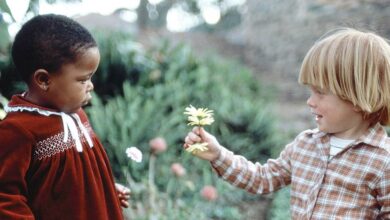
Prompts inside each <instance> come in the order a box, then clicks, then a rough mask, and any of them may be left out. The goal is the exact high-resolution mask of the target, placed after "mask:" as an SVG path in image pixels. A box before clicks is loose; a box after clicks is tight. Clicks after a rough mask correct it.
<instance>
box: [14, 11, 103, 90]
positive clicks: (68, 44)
mask: <svg viewBox="0 0 390 220" xmlns="http://www.w3.org/2000/svg"><path fill="white" fill-rule="evenodd" d="M96 46H97V44H96V41H95V40H94V38H93V37H92V35H91V34H90V32H89V31H88V30H87V29H86V28H84V27H83V26H81V25H80V24H79V23H77V22H76V21H74V20H72V19H70V18H68V17H66V16H62V15H54V14H48V15H38V16H36V17H34V18H32V19H31V20H29V21H28V22H26V23H25V24H24V25H23V26H22V28H21V29H20V31H19V32H18V33H17V34H16V36H15V40H14V43H13V46H12V59H13V62H14V64H15V66H16V69H17V71H18V72H19V74H21V76H22V79H23V80H24V81H25V82H27V83H29V82H30V79H31V76H32V74H33V73H34V72H35V71H36V70H37V69H45V70H46V71H48V72H49V73H51V72H54V71H57V70H59V69H60V68H61V67H62V66H63V65H64V64H67V63H71V62H74V61H75V60H76V58H77V56H78V55H80V54H81V53H82V52H84V51H85V50H86V49H89V48H92V47H96Z"/></svg>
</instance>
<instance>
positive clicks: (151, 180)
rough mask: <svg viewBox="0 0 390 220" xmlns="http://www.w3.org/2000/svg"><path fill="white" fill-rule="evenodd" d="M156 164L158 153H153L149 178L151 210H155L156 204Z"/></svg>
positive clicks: (150, 159)
mask: <svg viewBox="0 0 390 220" xmlns="http://www.w3.org/2000/svg"><path fill="white" fill-rule="evenodd" d="M155 164H156V155H155V154H154V153H151V154H150V158H149V178H148V187H149V207H150V208H151V210H155V205H156V186H155V184H154V176H155Z"/></svg>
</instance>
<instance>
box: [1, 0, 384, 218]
mask: <svg viewBox="0 0 390 220" xmlns="http://www.w3.org/2000/svg"><path fill="white" fill-rule="evenodd" d="M26 1H28V3H29V7H28V8H26V10H27V13H25V14H24V15H23V19H22V20H21V23H22V22H23V21H25V20H26V19H28V18H29V17H31V16H33V15H34V14H39V13H42V11H40V7H42V5H43V3H50V4H53V5H56V4H60V3H63V2H66V3H67V4H70V3H72V2H77V0H73V1H72V0H71V1H60V0H57V1H54V0H46V1H43V0H26ZM7 2H10V1H5V0H0V12H1V19H0V94H1V96H0V103H1V104H0V107H1V106H4V105H5V104H6V102H7V100H9V98H10V96H11V95H12V94H13V93H17V92H20V91H23V89H24V85H23V84H21V83H20V81H19V79H18V78H17V77H16V75H15V70H14V68H13V65H12V62H11V61H10V53H9V50H10V45H11V43H12V37H13V36H12V30H14V29H15V24H16V23H17V22H18V20H17V18H16V16H15V15H13V13H12V10H11V8H10V7H9V4H7ZM130 2H132V3H134V2H138V4H137V5H136V7H133V8H130V7H129V8H126V7H122V8H118V9H117V10H115V11H114V12H113V13H111V14H109V15H101V14H98V13H90V14H84V15H81V14H79V15H74V16H73V18H74V19H76V20H78V21H79V22H80V23H82V24H83V25H85V26H86V27H87V28H88V29H90V30H91V32H92V33H93V35H94V37H95V38H96V39H97V41H98V44H99V48H100V51H101V56H102V57H101V63H100V66H99V69H98V71H97V73H96V74H95V76H94V79H93V80H94V85H95V96H94V99H93V101H92V104H91V105H90V106H88V107H86V111H87V113H88V114H89V117H90V120H91V123H92V126H93V127H94V129H95V131H96V133H97V134H98V135H99V136H100V138H101V140H102V142H103V144H104V146H105V147H106V149H107V153H108V155H109V157H110V160H111V163H112V167H113V170H114V173H115V178H116V179H117V181H118V182H121V183H125V184H129V185H130V188H131V190H132V197H131V201H130V202H131V207H130V208H128V209H125V210H124V213H125V216H126V218H127V219H167V220H174V219H189V220H191V219H198V220H199V219H201V220H203V219H272V220H276V219H288V218H289V212H288V209H289V189H288V188H286V189H283V190H281V191H279V192H277V193H274V194H270V195H262V196H259V195H251V194H249V193H246V192H244V191H243V190H240V189H237V188H234V187H232V186H230V185H229V184H227V183H225V182H223V181H222V180H221V179H218V178H217V177H216V175H215V174H214V173H213V171H212V170H211V168H210V165H209V164H208V163H207V162H205V161H201V160H199V159H196V158H194V157H193V156H191V155H190V154H188V153H186V152H184V151H183V150H182V144H183V138H184V137H185V135H186V133H187V132H188V130H189V129H191V128H190V127H189V126H187V125H186V117H185V115H183V112H184V109H185V107H186V106H188V105H189V104H192V105H194V106H197V107H207V108H210V109H213V110H214V112H215V123H214V124H212V125H211V126H208V127H207V128H206V129H208V130H210V131H211V132H212V133H213V134H215V135H216V136H217V138H218V139H219V140H220V142H221V143H222V144H223V145H224V146H227V147H228V148H229V149H231V150H232V151H234V152H236V153H238V154H242V155H244V156H246V157H247V158H249V159H251V160H252V161H259V162H262V163H263V162H265V161H266V160H267V159H268V158H271V157H276V156H277V155H278V153H279V152H280V150H281V149H282V148H283V146H284V145H285V144H286V143H288V142H289V141H290V140H292V138H293V137H294V136H295V135H296V134H297V133H298V132H299V131H300V130H303V129H306V128H309V127H312V126H314V125H313V122H312V121H311V115H310V113H309V111H308V109H307V108H306V106H305V99H306V98H307V94H306V90H305V89H304V88H302V87H300V86H299V85H298V83H297V82H296V81H297V76H298V72H299V66H300V63H301V61H302V59H303V56H304V55H305V53H306V52H307V50H308V49H309V47H310V46H311V45H312V44H313V43H314V42H315V40H316V39H318V38H319V37H320V36H321V35H323V34H324V33H325V32H326V31H327V30H330V29H333V28H337V27H341V26H352V27H356V28H363V29H369V30H375V31H376V32H378V33H380V34H382V35H383V36H385V37H387V38H389V37H390V25H389V21H390V13H389V12H390V11H389V10H390V7H389V6H390V1H388V0H372V1H370V0H338V1H337V0H333V1H332V0H262V1H258V0H246V1H245V0H240V1H239V0H187V1H184V0H149V1H148V0H138V1H136V0H129V5H130ZM132 5H134V4H132ZM171 9H180V10H181V11H182V12H185V13H184V14H181V15H182V16H184V15H185V17H190V18H193V21H196V22H193V23H191V22H190V23H191V24H187V23H186V22H187V20H186V19H185V17H183V19H179V21H177V18H176V22H178V23H179V24H181V23H182V24H187V27H186V28H184V29H181V30H172V28H169V24H168V23H169V22H167V21H169V19H168V17H169V15H170V10H171ZM210 9H212V10H214V13H212V14H213V15H214V17H213V16H211V17H208V16H207V13H205V11H207V10H210ZM215 10H217V11H215ZM49 12H50V11H49ZM53 12H54V11H53ZM134 14H135V15H136V19H135V20H132V21H129V19H124V18H125V17H126V16H125V15H127V17H128V16H129V15H134ZM215 15H219V17H218V16H217V17H215ZM213 19H214V20H213ZM173 21H175V20H173ZM180 22H181V23H180ZM16 28H17V25H16ZM3 114H4V112H3V111H2V108H0V118H1V117H2V116H3ZM130 146H136V147H138V148H139V149H140V150H141V151H142V152H143V156H144V158H143V161H142V162H141V163H135V162H134V161H131V160H130V159H129V158H127V157H126V153H125V150H126V148H128V147H130Z"/></svg>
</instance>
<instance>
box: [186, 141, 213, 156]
mask: <svg viewBox="0 0 390 220" xmlns="http://www.w3.org/2000/svg"><path fill="white" fill-rule="evenodd" d="M206 150H208V148H207V143H196V144H191V145H189V147H187V148H186V151H187V152H190V153H192V154H196V153H198V152H203V151H206Z"/></svg>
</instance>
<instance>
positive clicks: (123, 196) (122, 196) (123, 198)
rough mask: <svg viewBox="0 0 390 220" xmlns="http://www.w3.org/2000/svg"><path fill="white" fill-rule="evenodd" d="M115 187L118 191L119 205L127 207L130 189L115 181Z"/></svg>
mask: <svg viewBox="0 0 390 220" xmlns="http://www.w3.org/2000/svg"><path fill="white" fill-rule="evenodd" d="M115 189H116V192H117V193H118V197H119V201H120V202H121V206H122V207H123V208H127V207H129V202H128V200H129V199H130V189H129V188H127V187H125V186H123V185H122V184H119V183H115Z"/></svg>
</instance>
